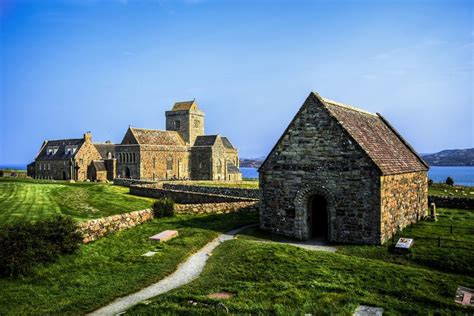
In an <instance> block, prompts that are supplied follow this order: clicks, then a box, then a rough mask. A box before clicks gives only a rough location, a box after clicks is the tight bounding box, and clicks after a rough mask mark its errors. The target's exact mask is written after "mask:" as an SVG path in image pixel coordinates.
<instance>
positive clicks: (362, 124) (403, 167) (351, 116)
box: [322, 99, 428, 174]
mask: <svg viewBox="0 0 474 316" xmlns="http://www.w3.org/2000/svg"><path fill="white" fill-rule="evenodd" d="M322 101H323V102H324V104H325V106H326V108H327V109H328V110H329V112H330V113H331V114H332V115H333V116H334V117H335V118H336V119H337V120H338V121H339V123H340V124H341V126H342V127H343V128H344V129H345V130H346V131H347V132H348V133H349V135H350V136H351V137H352V138H353V139H354V140H355V141H356V142H357V143H358V144H359V145H360V147H362V149H363V150H364V151H365V152H366V153H367V155H368V156H369V157H370V158H371V159H372V161H373V162H374V163H375V164H376V165H377V166H378V167H379V169H380V170H381V171H382V173H383V174H398V173H406V172H414V171H426V170H428V165H427V164H426V163H425V162H424V161H423V159H422V158H421V157H420V156H419V155H418V154H417V153H416V151H415V150H414V149H413V148H412V147H411V146H410V145H409V144H408V143H407V142H406V141H405V140H404V139H403V138H402V137H401V135H400V134H399V133H398V132H397V131H396V130H395V129H394V128H393V127H392V126H391V125H390V124H389V123H388V121H387V120H385V118H384V117H382V116H381V115H380V114H378V113H377V114H373V113H369V112H366V111H364V110H360V109H357V108H354V107H352V106H348V105H345V104H342V103H339V102H335V101H332V100H329V99H322Z"/></svg>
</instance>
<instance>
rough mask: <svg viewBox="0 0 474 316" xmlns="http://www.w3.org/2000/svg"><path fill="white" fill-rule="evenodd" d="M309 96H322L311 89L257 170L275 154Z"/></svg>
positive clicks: (318, 97)
mask: <svg viewBox="0 0 474 316" xmlns="http://www.w3.org/2000/svg"><path fill="white" fill-rule="evenodd" d="M309 98H316V100H320V98H321V97H320V96H319V95H318V94H317V93H316V92H313V91H311V92H310V94H309V95H308V97H307V98H306V100H305V101H304V103H303V105H302V106H301V107H300V108H299V110H298V112H296V114H295V116H293V119H292V120H291V121H290V124H288V126H287V127H286V128H285V130H284V131H283V133H282V134H281V136H280V137H279V138H278V140H277V142H276V143H275V145H273V147H272V150H270V153H269V154H268V155H267V157H266V158H265V160H264V161H263V162H262V164H261V165H260V167H258V169H257V172H260V170H262V169H263V166H264V165H265V164H266V163H267V161H268V159H270V157H271V156H272V155H273V153H274V152H275V150H276V148H277V147H278V145H279V144H280V142H281V141H282V140H283V137H284V136H285V135H286V134H287V133H288V131H289V130H290V126H291V125H293V123H294V122H295V120H296V118H297V117H298V116H299V115H300V113H301V111H302V110H303V108H304V107H305V105H306V103H307V102H308V99H309Z"/></svg>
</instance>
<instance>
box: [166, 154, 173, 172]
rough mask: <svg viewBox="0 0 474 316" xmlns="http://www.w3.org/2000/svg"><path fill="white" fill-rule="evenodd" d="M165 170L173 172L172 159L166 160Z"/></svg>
mask: <svg viewBox="0 0 474 316" xmlns="http://www.w3.org/2000/svg"><path fill="white" fill-rule="evenodd" d="M166 170H173V158H171V157H168V159H166Z"/></svg>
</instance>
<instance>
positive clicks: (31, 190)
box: [0, 178, 153, 224]
mask: <svg viewBox="0 0 474 316" xmlns="http://www.w3.org/2000/svg"><path fill="white" fill-rule="evenodd" d="M152 201H153V200H152V199H148V198H143V197H137V196H134V195H130V194H128V188H124V187H119V186H114V185H110V184H98V183H68V182H62V181H57V182H52V181H38V180H28V179H24V180H21V179H10V178H0V224H5V223H11V222H15V221H18V220H36V219H39V218H45V217H48V216H51V215H53V214H59V213H62V214H66V215H71V216H72V217H74V218H75V219H78V220H87V219H92V218H99V217H103V216H109V215H113V214H119V213H125V212H131V211H137V210H141V209H145V208H149V207H150V206H151V204H152Z"/></svg>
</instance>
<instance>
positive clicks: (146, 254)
mask: <svg viewBox="0 0 474 316" xmlns="http://www.w3.org/2000/svg"><path fill="white" fill-rule="evenodd" d="M154 255H156V251H148V252H147V253H144V254H143V255H142V257H153V256H154Z"/></svg>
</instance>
